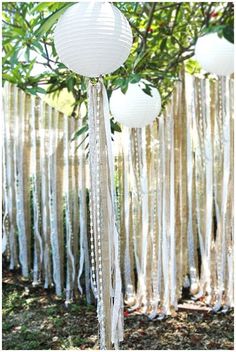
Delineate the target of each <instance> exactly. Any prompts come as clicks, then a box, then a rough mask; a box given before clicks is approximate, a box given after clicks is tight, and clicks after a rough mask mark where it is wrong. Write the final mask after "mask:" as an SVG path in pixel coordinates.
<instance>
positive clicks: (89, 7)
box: [54, 1, 133, 77]
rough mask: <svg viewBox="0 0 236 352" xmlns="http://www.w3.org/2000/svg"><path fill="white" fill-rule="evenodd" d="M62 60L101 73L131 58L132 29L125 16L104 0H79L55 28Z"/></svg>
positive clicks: (78, 69)
mask: <svg viewBox="0 0 236 352" xmlns="http://www.w3.org/2000/svg"><path fill="white" fill-rule="evenodd" d="M54 40H55V47H56V51H57V53H58V55H59V57H60V60H61V61H62V62H63V63H64V64H65V65H66V66H67V67H68V68H70V69H71V70H72V71H75V72H77V73H79V74H80V75H83V76H87V77H98V76H100V75H103V74H106V73H111V72H113V71H115V70H117V69H118V68H119V67H120V66H121V65H122V64H123V63H124V62H125V60H126V59H127V57H128V56H129V53H130V49H131V46H132V41H133V37H132V32H131V28H130V25H129V23H128V21H127V19H126V18H125V16H124V15H123V14H122V13H121V12H120V11H119V10H118V9H117V8H116V7H115V6H113V5H111V4H109V3H104V2H93V1H91V2H79V3H77V4H75V5H73V6H71V7H70V8H69V9H67V10H66V11H65V13H64V14H63V15H62V16H61V18H60V19H59V21H58V24H57V26H56V29H55V37H54Z"/></svg>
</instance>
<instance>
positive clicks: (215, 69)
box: [195, 33, 234, 76]
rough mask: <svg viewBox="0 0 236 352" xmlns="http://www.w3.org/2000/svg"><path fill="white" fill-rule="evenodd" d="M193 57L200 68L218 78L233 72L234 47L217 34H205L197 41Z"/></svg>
mask: <svg viewBox="0 0 236 352" xmlns="http://www.w3.org/2000/svg"><path fill="white" fill-rule="evenodd" d="M195 57H196V59H197V61H198V62H199V63H200V65H201V66H202V68H203V69H204V70H205V71H207V72H209V73H214V74H216V75H219V76H227V75H230V74H231V73H233V72H234V45H233V44H232V43H230V42H229V41H228V40H226V39H225V38H220V37H218V35H217V33H210V34H206V35H204V36H203V37H200V38H199V39H198V40H197V43H196V46H195Z"/></svg>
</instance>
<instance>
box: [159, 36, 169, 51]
mask: <svg viewBox="0 0 236 352" xmlns="http://www.w3.org/2000/svg"><path fill="white" fill-rule="evenodd" d="M166 43H167V38H164V39H163V40H162V42H161V45H160V49H161V51H163V50H164V49H165V47H166Z"/></svg>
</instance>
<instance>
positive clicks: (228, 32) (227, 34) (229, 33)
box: [223, 26, 234, 44]
mask: <svg viewBox="0 0 236 352" xmlns="http://www.w3.org/2000/svg"><path fill="white" fill-rule="evenodd" d="M223 36H224V38H225V39H227V40H228V41H229V42H230V43H232V44H234V28H233V27H231V26H226V27H225V28H224V29H223Z"/></svg>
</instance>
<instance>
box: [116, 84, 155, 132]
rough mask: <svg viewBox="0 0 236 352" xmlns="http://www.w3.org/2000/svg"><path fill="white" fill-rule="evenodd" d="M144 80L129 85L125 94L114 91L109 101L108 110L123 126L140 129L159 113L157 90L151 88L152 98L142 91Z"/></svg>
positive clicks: (118, 90)
mask: <svg viewBox="0 0 236 352" xmlns="http://www.w3.org/2000/svg"><path fill="white" fill-rule="evenodd" d="M144 83H146V84H150V82H148V81H146V80H141V81H139V82H138V83H134V84H132V83H130V84H129V86H128V89H127V91H126V93H125V94H123V93H122V91H121V90H120V89H116V90H115V91H114V92H113V93H112V95H111V99H110V110H111V113H112V115H113V116H114V118H115V120H116V121H118V122H120V123H121V124H123V125H124V126H127V127H131V128H141V127H144V126H146V125H149V124H150V123H151V122H152V121H153V120H154V119H155V118H156V117H157V116H158V114H159V113H160V111H161V97H160V94H159V92H158V90H157V89H156V88H154V87H151V94H152V96H150V95H148V94H146V93H145V92H144V91H143V88H145V84H144Z"/></svg>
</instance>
